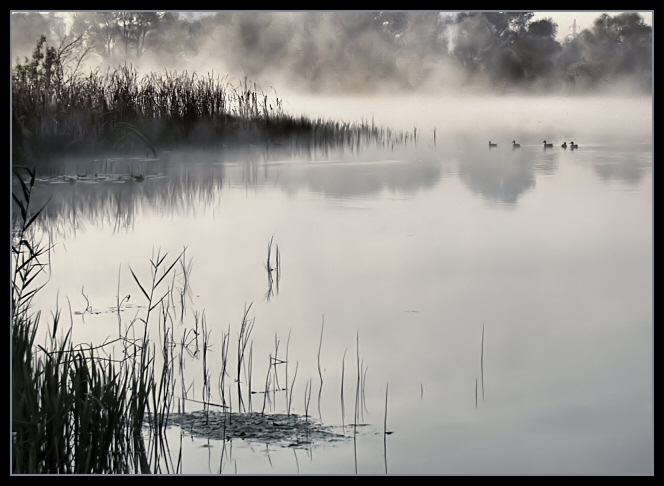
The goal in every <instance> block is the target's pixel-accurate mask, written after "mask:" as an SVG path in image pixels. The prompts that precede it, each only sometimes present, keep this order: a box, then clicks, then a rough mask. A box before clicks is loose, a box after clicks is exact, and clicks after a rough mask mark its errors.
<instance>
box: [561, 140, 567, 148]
mask: <svg viewBox="0 0 664 486" xmlns="http://www.w3.org/2000/svg"><path fill="white" fill-rule="evenodd" d="M561 147H562V148H564V149H565V150H567V142H563V144H562V145H561Z"/></svg>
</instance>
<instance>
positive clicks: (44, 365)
mask: <svg viewBox="0 0 664 486" xmlns="http://www.w3.org/2000/svg"><path fill="white" fill-rule="evenodd" d="M25 173H26V174H27V176H28V178H27V179H25V180H24V179H23V175H24V174H21V173H20V172H19V171H17V170H15V171H14V175H15V176H16V178H17V179H18V183H19V185H20V187H21V192H20V193H19V194H16V193H13V194H12V196H13V200H14V202H15V204H16V205H17V206H18V209H19V213H20V217H19V219H18V220H17V221H14V224H13V231H12V256H13V258H12V307H11V310H12V449H11V457H12V472H13V473H15V474H35V473H57V474H60V473H77V474H90V473H132V472H143V473H149V472H151V465H150V462H149V457H148V453H149V451H148V449H147V448H146V447H145V443H144V437H143V426H144V420H145V417H146V415H148V414H150V398H152V407H153V410H152V412H153V420H152V424H153V425H152V437H163V436H162V433H163V430H162V426H163V421H161V420H157V421H156V420H154V417H157V416H158V415H160V414H161V415H163V412H164V409H163V408H162V409H160V410H158V409H157V406H156V405H157V404H163V405H162V406H163V407H168V403H169V400H168V397H169V392H168V391H167V388H168V374H163V375H162V381H161V382H160V383H158V382H157V380H156V379H155V369H154V354H153V351H152V347H151V346H149V345H148V342H147V331H146V332H145V333H144V334H143V336H142V339H139V340H132V341H128V340H127V341H124V351H125V356H124V357H123V358H122V359H120V360H116V359H113V358H111V357H110V355H109V354H108V353H106V352H105V351H106V350H105V348H106V347H107V346H108V345H112V344H114V343H115V342H117V341H119V340H120V338H118V340H114V341H112V342H108V343H103V344H101V345H99V346H95V347H93V346H91V345H88V346H84V345H74V343H72V342H71V339H70V336H71V329H69V331H67V332H66V333H65V335H64V337H63V338H61V339H57V338H56V333H57V329H58V325H59V321H60V312H59V311H56V313H55V314H54V316H53V323H52V325H53V327H52V333H50V340H49V342H48V343H45V344H44V345H39V344H36V343H35V338H36V335H37V329H38V327H39V324H40V319H41V314H40V313H39V312H37V313H31V301H32V298H33V297H34V295H35V294H36V292H38V291H39V290H40V289H41V288H43V284H42V285H41V286H40V285H38V284H37V281H36V280H35V279H36V278H37V276H38V275H40V274H41V273H42V272H44V271H45V265H44V263H43V262H42V257H44V255H45V253H46V252H47V251H48V248H44V247H41V246H40V245H39V244H35V243H34V241H33V242H31V237H30V234H29V230H30V228H31V226H32V224H33V223H34V221H35V219H36V218H37V217H38V215H39V214H40V212H41V209H40V210H37V211H35V212H32V211H31V209H30V208H31V207H30V203H31V199H32V188H33V186H34V180H35V172H34V170H27V169H26V170H25ZM162 262H163V260H162ZM160 263H161V262H160ZM164 276H165V274H164ZM162 278H163V277H162ZM160 281H161V280H159V281H153V283H157V285H158V283H159V282H160ZM137 282H138V280H137ZM141 289H142V290H143V291H144V293H146V295H153V294H154V287H153V288H152V290H151V293H149V294H148V293H147V292H146V291H145V289H144V287H141ZM153 309H154V307H153V306H150V307H149V308H148V312H150V311H151V310H153ZM144 319H145V322H147V319H148V317H147V316H146V317H145V318H144ZM146 329H147V326H146ZM153 443H154V444H158V442H153ZM158 447H159V448H158ZM158 447H157V446H155V447H154V448H153V451H154V458H155V460H154V462H153V464H154V463H156V457H157V455H158V454H159V451H160V448H163V443H162V444H160V445H158Z"/></svg>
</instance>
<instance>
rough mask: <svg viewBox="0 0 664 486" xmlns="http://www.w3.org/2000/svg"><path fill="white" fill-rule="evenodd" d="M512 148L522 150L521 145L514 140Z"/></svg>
mask: <svg viewBox="0 0 664 486" xmlns="http://www.w3.org/2000/svg"><path fill="white" fill-rule="evenodd" d="M512 148H515V149H518V148H521V144H520V143H516V142H515V141H514V140H512Z"/></svg>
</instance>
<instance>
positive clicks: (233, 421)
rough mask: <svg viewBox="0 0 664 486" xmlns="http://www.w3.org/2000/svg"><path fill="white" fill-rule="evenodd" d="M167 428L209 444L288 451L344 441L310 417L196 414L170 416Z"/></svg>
mask: <svg viewBox="0 0 664 486" xmlns="http://www.w3.org/2000/svg"><path fill="white" fill-rule="evenodd" d="M169 424H173V425H178V426H179V427H181V428H182V430H183V431H184V432H186V433H188V434H191V435H192V436H194V437H202V438H206V439H212V440H230V439H242V440H247V441H253V442H260V443H264V444H265V443H268V444H273V443H274V444H278V445H282V446H287V447H305V446H309V445H311V444H312V443H314V442H317V441H328V442H329V441H335V440H343V439H344V436H343V435H342V434H338V433H336V432H334V431H333V428H332V427H330V426H325V425H322V424H320V423H318V422H316V421H315V420H312V418H311V417H308V416H302V415H296V414H293V413H290V414H283V413H276V414H263V413H260V412H243V413H228V412H218V411H202V410H199V411H195V412H191V413H172V414H171V415H170V417H169Z"/></svg>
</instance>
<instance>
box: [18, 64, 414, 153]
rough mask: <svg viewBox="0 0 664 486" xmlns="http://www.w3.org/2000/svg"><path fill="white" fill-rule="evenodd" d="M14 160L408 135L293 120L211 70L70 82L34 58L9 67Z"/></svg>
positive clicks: (115, 73) (350, 142) (361, 141)
mask: <svg viewBox="0 0 664 486" xmlns="http://www.w3.org/2000/svg"><path fill="white" fill-rule="evenodd" d="M12 121H13V141H14V147H15V151H14V153H15V156H16V157H17V158H18V157H19V156H22V157H23V158H28V159H31V160H33V161H35V160H37V161H39V160H41V159H43V158H45V157H46V156H47V155H49V156H53V155H57V154H63V153H65V154H71V153H72V152H74V153H83V154H99V153H102V154H108V153H120V154H126V153H141V154H144V155H148V156H149V155H151V156H153V157H155V156H156V155H157V152H158V150H160V149H162V148H167V149H173V148H177V147H178V146H189V145H194V146H195V147H196V148H203V147H204V148H220V147H229V146H246V145H248V144H254V145H264V146H265V147H270V148H273V149H278V148H287V149H288V150H293V149H295V150H308V151H311V150H321V151H323V153H327V151H328V150H330V149H333V148H337V147H348V148H349V149H351V150H353V151H355V150H360V149H361V148H362V147H363V146H365V145H367V144H370V143H371V144H375V145H380V146H391V145H392V146H393V145H394V144H395V143H403V142H405V141H406V140H407V135H404V134H403V133H396V132H393V131H391V130H389V129H384V128H380V127H377V126H375V125H374V123H373V121H372V122H371V123H369V122H366V121H363V122H360V123H345V122H340V121H330V120H327V121H326V120H323V119H310V118H308V117H305V116H293V115H290V114H287V113H286V112H284V109H283V100H282V99H280V98H279V97H278V96H276V94H275V95H274V96H273V95H268V94H266V93H264V92H263V91H261V90H260V88H259V87H258V86H257V85H256V83H253V82H251V81H250V80H249V79H248V78H246V77H245V78H244V79H243V80H242V81H240V82H237V81H234V80H232V79H231V78H230V77H229V76H220V75H218V74H216V73H214V72H208V73H206V74H199V73H196V72H191V73H190V72H187V71H184V72H176V71H165V72H164V73H155V72H150V73H147V74H144V75H139V72H138V70H137V69H136V68H135V67H133V66H132V65H126V64H125V65H123V66H119V67H117V68H116V69H114V70H111V69H107V70H106V71H101V70H99V69H97V70H94V71H91V72H90V73H89V74H87V75H76V76H72V77H70V78H65V77H63V76H59V77H53V76H49V75H48V71H46V70H42V69H40V64H39V60H33V61H32V63H29V64H26V65H20V64H19V65H16V66H15V67H14V69H13V70H12Z"/></svg>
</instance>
